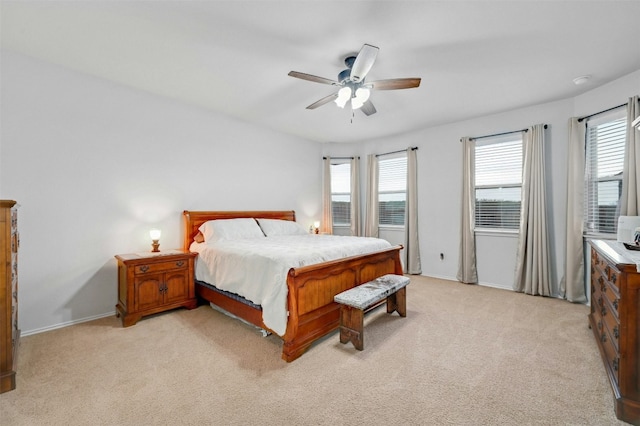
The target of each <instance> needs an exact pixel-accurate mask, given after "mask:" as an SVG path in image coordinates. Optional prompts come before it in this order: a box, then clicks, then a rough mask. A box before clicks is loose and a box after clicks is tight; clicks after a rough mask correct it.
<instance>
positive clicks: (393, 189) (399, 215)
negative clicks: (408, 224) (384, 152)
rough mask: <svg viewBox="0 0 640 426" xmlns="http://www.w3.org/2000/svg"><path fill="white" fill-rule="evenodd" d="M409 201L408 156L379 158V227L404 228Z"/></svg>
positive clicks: (403, 154)
mask: <svg viewBox="0 0 640 426" xmlns="http://www.w3.org/2000/svg"><path fill="white" fill-rule="evenodd" d="M406 199H407V154H406V152H403V153H402V154H399V155H394V156H393V157H391V156H385V158H378V218H379V219H378V220H379V222H378V223H379V225H380V226H383V225H395V226H404V209H405V202H406Z"/></svg>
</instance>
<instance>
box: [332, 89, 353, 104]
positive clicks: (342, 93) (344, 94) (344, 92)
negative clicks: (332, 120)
mask: <svg viewBox="0 0 640 426" xmlns="http://www.w3.org/2000/svg"><path fill="white" fill-rule="evenodd" d="M349 99H351V88H350V87H346V86H345V87H343V88H342V89H340V90H338V97H337V98H336V100H335V101H334V102H335V103H336V105H338V106H339V107H340V108H344V106H345V105H346V104H347V101H348V100H349Z"/></svg>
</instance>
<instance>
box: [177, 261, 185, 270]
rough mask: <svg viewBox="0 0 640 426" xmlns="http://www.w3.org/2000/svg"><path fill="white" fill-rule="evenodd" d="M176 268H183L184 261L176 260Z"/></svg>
mask: <svg viewBox="0 0 640 426" xmlns="http://www.w3.org/2000/svg"><path fill="white" fill-rule="evenodd" d="M176 266H177V267H178V268H182V267H183V266H184V260H178V261H177V262H176Z"/></svg>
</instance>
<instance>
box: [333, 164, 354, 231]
mask: <svg viewBox="0 0 640 426" xmlns="http://www.w3.org/2000/svg"><path fill="white" fill-rule="evenodd" d="M331 214H332V217H333V224H334V225H338V226H341V225H350V224H351V164H350V163H339V164H331Z"/></svg>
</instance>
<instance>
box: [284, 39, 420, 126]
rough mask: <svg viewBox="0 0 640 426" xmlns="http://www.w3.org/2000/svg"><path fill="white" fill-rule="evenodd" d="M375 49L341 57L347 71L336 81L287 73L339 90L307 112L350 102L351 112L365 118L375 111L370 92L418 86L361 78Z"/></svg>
mask: <svg viewBox="0 0 640 426" xmlns="http://www.w3.org/2000/svg"><path fill="white" fill-rule="evenodd" d="M378 50H380V49H379V48H377V47H376V46H372V45H370V44H365V45H363V46H362V49H360V52H359V53H358V55H357V56H348V57H347V58H345V60H344V63H345V65H346V66H347V69H345V70H343V71H341V72H340V74H338V80H337V81H336V80H330V79H328V78H324V77H318V76H315V75H311V74H305V73H302V72H298V71H291V72H289V75H290V76H291V77H295V78H300V79H302V80H308V81H313V82H316V83H322V84H329V85H332V86H336V87H340V89H339V90H338V91H337V92H335V93H332V94H331V95H329V96H325V97H324V98H322V99H320V100H318V101H316V102H314V103H312V104H311V105H309V106H308V107H307V109H316V108H318V107H320V106H322V105H325V104H327V103H329V102H331V101H334V102H335V103H336V104H337V105H338V106H339V107H340V108H344V107H345V105H346V104H347V102H349V101H351V108H352V109H360V110H361V111H362V112H363V113H364V114H366V115H371V114H375V112H376V108H375V107H374V106H373V104H372V103H371V101H370V100H369V96H370V94H371V92H370V91H371V89H373V90H398V89H411V88H414V87H418V86H420V78H392V79H389V80H377V81H371V82H366V81H365V77H366V76H367V74H368V73H369V71H370V70H371V67H372V66H373V63H374V62H375V60H376V57H377V55H378Z"/></svg>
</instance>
